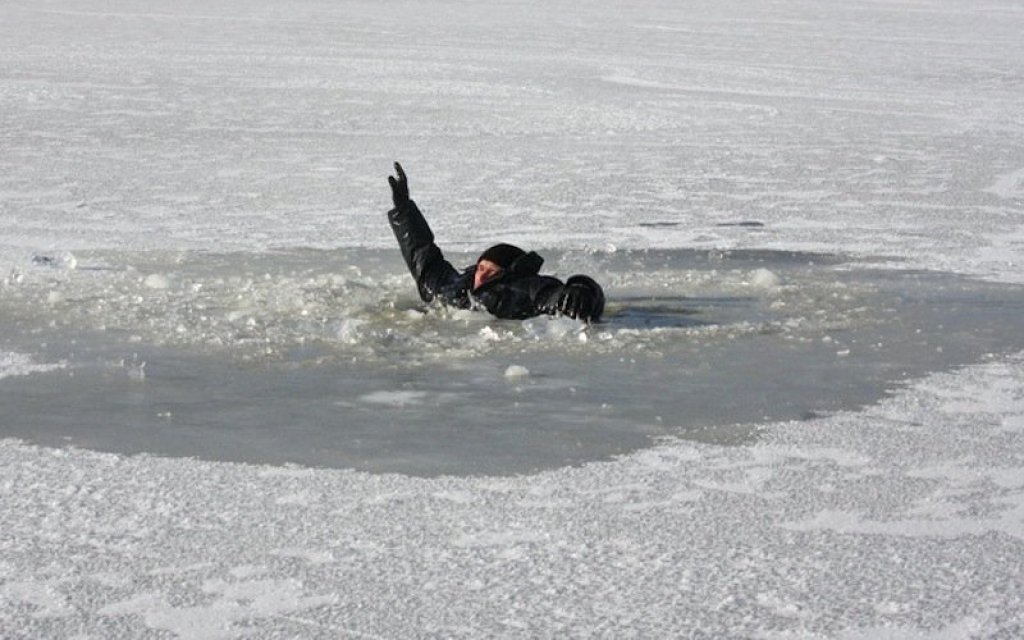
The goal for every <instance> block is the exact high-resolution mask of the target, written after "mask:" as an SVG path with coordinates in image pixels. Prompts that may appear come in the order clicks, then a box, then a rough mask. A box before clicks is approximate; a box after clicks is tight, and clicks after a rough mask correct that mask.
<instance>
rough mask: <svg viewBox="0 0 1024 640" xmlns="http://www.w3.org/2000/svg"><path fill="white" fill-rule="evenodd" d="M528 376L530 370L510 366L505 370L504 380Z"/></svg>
mask: <svg viewBox="0 0 1024 640" xmlns="http://www.w3.org/2000/svg"><path fill="white" fill-rule="evenodd" d="M529 375H530V370H529V369H527V368H526V367H524V366H522V365H518V364H512V365H509V366H508V368H507V369H505V377H506V378H526V377H527V376H529Z"/></svg>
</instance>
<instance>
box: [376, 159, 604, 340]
mask: <svg viewBox="0 0 1024 640" xmlns="http://www.w3.org/2000/svg"><path fill="white" fill-rule="evenodd" d="M395 173H396V174H397V177H394V176H388V183H389V184H390V185H391V195H392V199H393V201H394V205H395V206H394V208H393V209H391V210H390V211H389V212H388V222H389V223H390V224H391V228H392V230H393V231H394V232H395V238H397V239H398V245H399V247H400V248H401V250H402V256H403V257H404V258H405V263H406V265H407V266H408V267H409V271H410V272H411V273H412V276H413V278H414V279H415V280H416V286H417V289H418V290H419V294H420V298H422V299H423V301H424V302H430V301H432V300H439V301H440V302H442V303H443V304H446V305H451V306H455V307H458V308H461V309H468V308H472V307H473V306H474V302H476V303H478V304H479V305H480V306H482V307H484V308H485V309H487V311H489V312H490V313H492V314H493V315H495V316H497V317H499V318H507V319H514V320H519V319H523V318H531V317H533V316H537V315H541V314H549V315H565V316H569V317H570V318H574V319H578V320H582V321H584V322H597V321H599V320H600V319H601V314H602V313H603V312H604V292H603V291H602V290H601V287H600V285H598V284H597V283H596V282H595V281H594V280H593V279H592V278H590V277H588V276H584V275H574V276H572V277H570V278H569V279H568V280H566V281H565V282H564V283H563V282H562V281H561V280H559V279H558V278H554V277H552V276H545V275H541V274H540V268H541V266H542V265H543V263H544V259H543V258H541V257H540V256H539V255H537V254H536V253H534V252H533V251H530V252H527V251H524V250H522V249H520V248H519V247H516V246H514V245H510V244H504V243H502V244H496V245H494V246H492V247H490V248H489V249H487V250H486V251H484V252H483V253H482V254H480V257H479V258H477V261H476V264H474V265H473V266H472V267H469V268H468V269H465V270H463V271H458V270H457V269H455V267H453V266H452V265H451V263H449V262H448V261H447V260H445V258H444V254H443V253H442V252H441V249H440V248H439V247H438V246H437V245H436V244H435V243H434V234H433V232H432V231H431V230H430V226H429V225H428V224H427V221H426V219H425V218H424V217H423V214H422V213H421V212H420V210H419V207H417V206H416V203H415V202H413V201H412V200H411V199H410V198H409V182H408V180H407V178H406V176H405V172H404V171H403V170H402V166H401V165H400V164H398V163H397V162H396V163H395Z"/></svg>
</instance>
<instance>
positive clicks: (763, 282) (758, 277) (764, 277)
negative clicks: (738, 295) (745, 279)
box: [750, 269, 782, 289]
mask: <svg viewBox="0 0 1024 640" xmlns="http://www.w3.org/2000/svg"><path fill="white" fill-rule="evenodd" d="M780 284H782V280H781V279H780V278H779V276H778V275H776V274H775V272H773V271H769V270H768V269H754V270H753V271H751V272H750V285H751V286H753V287H757V288H758V289H774V288H776V287H778V286H779V285H780Z"/></svg>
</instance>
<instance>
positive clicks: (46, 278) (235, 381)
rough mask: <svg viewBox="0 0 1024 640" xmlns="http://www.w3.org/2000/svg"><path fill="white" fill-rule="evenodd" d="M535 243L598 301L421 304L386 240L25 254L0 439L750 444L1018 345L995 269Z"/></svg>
mask: <svg viewBox="0 0 1024 640" xmlns="http://www.w3.org/2000/svg"><path fill="white" fill-rule="evenodd" d="M542 253H544V255H545V257H547V258H548V262H547V268H546V269H545V271H546V272H550V273H554V274H555V275H561V276H563V277H564V276H567V275H570V274H572V273H578V272H583V273H589V274H591V275H593V276H594V277H595V278H596V279H597V280H598V281H600V282H602V283H603V284H604V286H605V289H606V293H607V295H608V304H607V311H606V314H607V319H606V322H604V323H602V324H599V325H596V326H593V327H590V328H586V327H583V326H582V325H580V324H578V323H575V322H573V321H570V320H567V319H550V318H535V319H532V320H527V321H524V322H509V321H501V320H496V319H494V318H491V317H490V316H488V315H487V314H484V313H478V312H471V311H458V310H446V309H440V308H428V307H427V306H426V305H423V304H422V303H421V302H420V301H419V300H418V299H417V298H416V295H415V292H414V287H413V283H412V279H411V278H410V277H409V275H408V273H407V272H406V271H405V269H404V265H403V264H402V263H401V259H400V257H399V256H398V252H397V251H390V250H385V251H375V250H366V249H358V250H344V251H341V250H339V251H314V250H294V251H281V252H268V253H261V254H244V253H237V254H213V253H201V252H199V253H188V252H163V253H141V254H139V253H133V254H124V253H112V252H110V253H89V254H81V255H77V256H74V257H73V259H71V258H67V257H65V258H62V259H61V260H60V261H56V260H44V259H37V260H36V261H35V263H34V264H33V263H28V264H26V265H24V266H23V267H22V268H21V269H19V271H18V274H17V277H16V278H15V277H11V278H8V279H6V280H4V281H2V282H0V287H2V290H3V296H2V297H0V437H18V438H23V439H25V440H28V441H31V442H36V443H40V444H45V445H52V446H63V445H66V444H68V443H70V444H71V445H74V446H80V447H90V448H95V449H98V450H104V451H116V452H128V453H131V452H149V453H153V454H159V455H173V456H198V457H203V458H211V459H221V460H236V461H250V462H261V463H286V462H295V463H300V464H308V465H317V466H331V467H351V468H357V469H363V470H369V471H377V472H383V471H395V472H402V473H409V474H419V475H433V474H440V473H455V474H470V473H474V474H510V473H524V472H530V471H533V470H536V469H544V468H552V467H557V466H561V465H566V464H579V463H582V462H586V461H588V460H597V459H606V458H608V457H611V456H615V455H618V454H622V453H626V452H629V451H633V450H636V449H638V448H642V447H645V446H649V445H650V444H651V443H652V442H653V441H655V440H656V439H657V438H659V437H662V436H675V437H682V438H691V439H697V440H704V441H712V442H717V443H722V444H729V443H741V442H746V441H749V440H751V439H753V438H756V437H757V435H756V425H757V424H758V423H760V422H763V421H764V420H782V419H806V418H809V417H813V416H818V415H822V414H827V413H829V412H833V411H837V410H842V409H854V408H857V407H860V406H863V405H865V404H867V403H871V402H874V401H877V400H878V399H879V398H880V397H882V396H883V395H884V394H885V393H886V392H887V391H889V390H891V389H893V388H894V387H895V386H898V385H899V384H900V383H901V382H902V381H904V380H907V379H909V378H913V377H917V376H921V375H924V374H925V373H928V372H930V371H935V370H939V369H944V368H949V367H953V366H956V365H960V364H964V363H969V362H972V361H977V360H979V359H981V358H984V357H985V355H986V354H990V353H1003V352H1009V351H1014V350H1020V349H1022V348H1024V335H1022V334H1021V332H1020V331H1015V330H1014V327H1019V318H1020V316H1021V312H1022V311H1024V290H1022V289H1021V288H1019V287H1013V286H1009V285H999V284H992V283H984V282H978V281H973V280H970V279H967V278H964V277H960V276H955V275H951V274H942V273H925V272H916V271H900V270H894V269H891V268H887V269H883V268H879V267H873V266H872V265H871V264H867V263H859V264H852V263H848V262H846V261H845V260H844V259H843V258H841V257H838V256H825V255H817V254H802V253H797V252H778V251H737V252H722V251H695V250H676V251H653V250H652V251H621V250H620V251H613V252H607V253H604V252H598V253H583V252H577V253H571V254H565V255H563V254H559V253H557V252H542ZM451 257H454V258H455V260H454V262H456V263H457V264H462V263H466V264H469V263H471V262H472V256H470V255H466V256H451ZM886 264H891V263H886ZM4 362H8V363H11V364H10V366H7V370H4V369H2V367H4V366H6V365H4V364H3V363H4Z"/></svg>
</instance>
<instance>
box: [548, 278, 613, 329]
mask: <svg viewBox="0 0 1024 640" xmlns="http://www.w3.org/2000/svg"><path fill="white" fill-rule="evenodd" d="M557 309H558V312H559V313H561V314H562V315H565V316H569V317H570V318H572V319H573V320H582V321H584V322H597V321H598V320H600V319H601V314H602V313H604V292H603V291H602V290H601V286H600V285H599V284H597V283H596V282H594V280H593V279H591V278H589V277H587V276H572V277H571V278H569V279H568V280H566V282H565V286H564V287H562V292H561V294H559V296H558V303H557Z"/></svg>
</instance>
